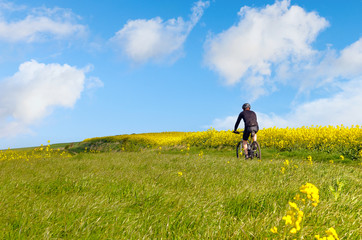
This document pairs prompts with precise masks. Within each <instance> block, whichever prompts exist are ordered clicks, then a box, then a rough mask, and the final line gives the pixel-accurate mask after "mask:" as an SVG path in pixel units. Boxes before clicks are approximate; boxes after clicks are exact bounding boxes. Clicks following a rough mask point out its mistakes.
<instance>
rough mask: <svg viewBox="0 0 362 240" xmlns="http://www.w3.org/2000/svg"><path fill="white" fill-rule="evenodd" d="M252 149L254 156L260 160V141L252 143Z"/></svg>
mask: <svg viewBox="0 0 362 240" xmlns="http://www.w3.org/2000/svg"><path fill="white" fill-rule="evenodd" d="M251 149H252V150H253V157H254V158H258V159H259V160H260V159H261V149H260V145H259V143H258V142H253V143H252V144H251Z"/></svg>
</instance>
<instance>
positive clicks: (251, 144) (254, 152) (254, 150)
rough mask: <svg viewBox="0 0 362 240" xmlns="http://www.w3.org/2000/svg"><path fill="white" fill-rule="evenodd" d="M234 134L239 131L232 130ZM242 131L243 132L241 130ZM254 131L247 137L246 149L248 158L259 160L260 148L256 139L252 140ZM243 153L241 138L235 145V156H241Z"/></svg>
mask: <svg viewBox="0 0 362 240" xmlns="http://www.w3.org/2000/svg"><path fill="white" fill-rule="evenodd" d="M234 133H236V134H240V132H234ZM241 133H243V132H241ZM255 134H256V133H255V131H253V132H252V133H251V136H250V137H249V139H248V143H247V149H248V156H249V158H250V159H253V158H258V159H259V160H261V149H260V145H259V143H258V142H257V141H253V137H254V136H255ZM244 154H245V151H244V148H243V140H241V141H240V142H238V144H237V145H236V157H237V158H241V157H242V156H243V155H244Z"/></svg>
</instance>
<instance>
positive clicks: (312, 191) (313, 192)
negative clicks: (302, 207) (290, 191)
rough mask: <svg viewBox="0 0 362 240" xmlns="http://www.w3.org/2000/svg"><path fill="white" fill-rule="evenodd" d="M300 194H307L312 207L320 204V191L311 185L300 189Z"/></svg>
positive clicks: (307, 184)
mask: <svg viewBox="0 0 362 240" xmlns="http://www.w3.org/2000/svg"><path fill="white" fill-rule="evenodd" d="M300 192H302V193H305V194H307V198H308V199H309V200H311V201H312V202H313V203H312V205H313V206H314V207H316V206H317V205H318V203H319V189H318V188H317V187H316V186H314V185H313V184H311V183H306V184H305V185H303V186H301V187H300Z"/></svg>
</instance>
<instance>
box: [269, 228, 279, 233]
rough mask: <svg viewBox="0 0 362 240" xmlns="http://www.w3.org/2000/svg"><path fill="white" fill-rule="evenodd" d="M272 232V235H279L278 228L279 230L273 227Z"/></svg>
mask: <svg viewBox="0 0 362 240" xmlns="http://www.w3.org/2000/svg"><path fill="white" fill-rule="evenodd" d="M270 231H271V232H272V233H278V228H277V227H273V228H271V229H270Z"/></svg>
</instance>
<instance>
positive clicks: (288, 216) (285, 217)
mask: <svg viewBox="0 0 362 240" xmlns="http://www.w3.org/2000/svg"><path fill="white" fill-rule="evenodd" d="M282 219H283V220H284V221H285V225H288V224H290V225H292V224H293V221H292V216H290V215H287V216H284V217H283V218H282Z"/></svg>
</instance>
